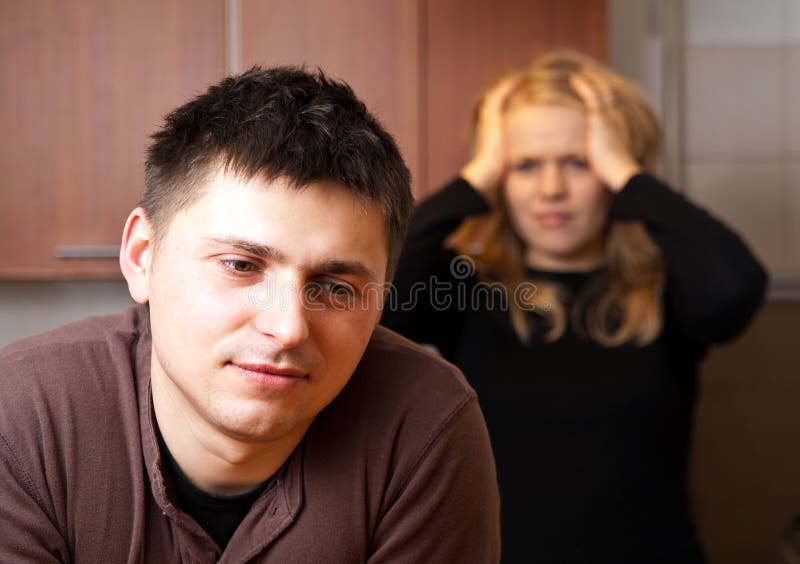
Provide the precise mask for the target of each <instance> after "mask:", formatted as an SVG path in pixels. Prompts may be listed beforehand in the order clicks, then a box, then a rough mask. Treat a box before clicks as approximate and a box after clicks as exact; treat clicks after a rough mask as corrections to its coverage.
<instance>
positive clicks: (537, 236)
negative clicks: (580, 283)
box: [505, 104, 611, 271]
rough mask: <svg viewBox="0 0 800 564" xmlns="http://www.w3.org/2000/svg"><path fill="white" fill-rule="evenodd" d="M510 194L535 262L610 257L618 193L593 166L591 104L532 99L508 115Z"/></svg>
mask: <svg viewBox="0 0 800 564" xmlns="http://www.w3.org/2000/svg"><path fill="white" fill-rule="evenodd" d="M505 135H506V142H507V143H506V147H507V151H508V163H509V169H508V173H507V175H506V182H505V198H506V203H507V205H508V210H509V216H510V218H511V223H512V225H513V227H514V229H515V231H516V232H517V234H518V235H519V236H520V237H521V238H522V240H523V241H524V242H525V245H526V251H525V258H524V260H525V263H526V265H527V266H531V267H534V268H540V269H544V270H560V271H564V270H589V269H592V268H595V267H598V266H600V265H601V264H602V263H603V261H604V258H605V251H604V248H605V236H606V223H607V219H606V215H607V213H608V206H609V204H610V202H611V193H610V192H609V191H608V190H607V189H606V188H605V186H603V185H602V184H601V183H600V181H599V180H598V178H597V177H596V176H595V175H594V174H593V172H592V171H591V170H590V169H589V165H588V161H587V155H586V118H585V114H584V112H582V111H581V110H579V109H576V108H572V107H569V106H554V105H531V104H528V105H525V106H520V107H515V108H511V109H510V110H508V112H507V113H506V119H505Z"/></svg>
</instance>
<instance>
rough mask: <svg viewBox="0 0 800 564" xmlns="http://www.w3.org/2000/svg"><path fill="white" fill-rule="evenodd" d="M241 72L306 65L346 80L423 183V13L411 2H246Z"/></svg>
mask: <svg viewBox="0 0 800 564" xmlns="http://www.w3.org/2000/svg"><path fill="white" fill-rule="evenodd" d="M241 18H242V21H241V46H242V47H241V49H242V66H243V69H245V68H248V67H249V66H251V65H253V64H261V65H277V64H294V65H302V64H306V65H307V66H308V67H309V68H315V67H320V68H322V69H323V70H324V71H325V72H326V73H327V74H329V75H331V76H333V77H334V78H340V79H343V80H345V81H346V82H347V83H348V84H349V85H350V86H352V87H353V90H354V91H355V92H356V94H357V95H358V96H359V97H360V98H361V99H362V100H364V101H365V103H366V104H367V107H368V108H369V109H370V111H372V112H373V113H374V114H375V115H376V116H377V117H378V119H380V120H381V122H382V123H383V124H384V126H386V128H387V129H388V130H389V131H390V132H391V133H392V135H393V136H394V137H395V139H396V141H397V143H398V145H399V146H400V149H401V151H402V152H403V156H404V157H405V159H406V162H407V164H408V166H409V168H410V169H411V173H412V176H413V178H414V184H415V190H416V189H417V187H416V183H417V182H416V181H417V178H418V176H419V174H418V171H419V162H420V158H421V155H420V154H419V142H418V140H419V125H420V124H419V117H420V112H419V101H420V93H419V76H420V71H419V69H420V65H419V10H418V3H417V2H416V1H413V0H350V1H348V2H332V1H326V0H295V1H293V2H283V1H281V0H242V6H241Z"/></svg>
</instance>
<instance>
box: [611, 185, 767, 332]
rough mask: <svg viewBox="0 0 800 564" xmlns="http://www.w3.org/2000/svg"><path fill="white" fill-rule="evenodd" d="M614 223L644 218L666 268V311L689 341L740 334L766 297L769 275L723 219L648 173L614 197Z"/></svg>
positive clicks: (612, 211)
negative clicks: (717, 217) (719, 218)
mask: <svg viewBox="0 0 800 564" xmlns="http://www.w3.org/2000/svg"><path fill="white" fill-rule="evenodd" d="M609 217H610V219H611V221H641V222H643V224H644V226H645V228H646V229H647V231H648V233H649V234H650V236H651V237H652V238H653V240H654V242H655V243H656V245H658V247H659V248H660V250H661V253H662V255H663V257H664V260H665V263H666V268H667V284H666V291H665V302H666V307H667V315H669V316H670V318H671V320H672V321H673V322H674V323H676V324H677V325H678V327H679V328H680V329H681V331H682V332H683V333H684V334H685V335H686V336H687V337H689V338H690V339H692V340H694V341H696V342H699V343H713V342H720V341H725V340H728V339H731V338H733V337H734V336H736V335H738V334H739V333H740V332H741V331H742V330H743V329H744V328H745V327H746V326H747V324H748V323H749V322H750V320H751V319H752V318H753V316H754V315H755V312H756V311H757V310H758V308H759V307H760V305H761V303H762V302H763V299H764V292H765V289H766V284H767V273H766V271H765V270H764V268H763V267H762V266H761V264H760V263H759V261H758V260H757V259H756V258H755V256H753V253H752V252H751V251H750V249H748V247H747V245H746V244H745V243H744V241H742V239H741V238H740V237H739V236H738V235H737V234H736V233H734V232H733V231H732V230H731V229H729V228H728V227H726V226H725V225H724V224H723V223H722V222H721V221H719V220H717V219H716V218H714V217H713V216H711V215H710V214H709V213H708V212H706V211H705V210H703V209H701V208H700V207H697V206H695V205H694V204H692V203H691V202H689V201H688V200H687V199H686V198H684V197H683V196H681V195H680V194H678V193H677V192H675V191H673V190H672V189H670V188H669V187H667V186H666V185H664V184H663V183H661V182H659V181H658V180H656V179H655V178H654V177H652V176H650V175H648V174H638V175H636V176H634V177H633V178H631V179H630V180H629V181H628V183H627V184H626V185H625V187H623V189H622V190H621V191H620V192H619V193H618V194H616V195H615V197H614V200H613V201H612V204H611V207H610V209H609Z"/></svg>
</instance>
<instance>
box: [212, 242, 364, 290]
mask: <svg viewBox="0 0 800 564" xmlns="http://www.w3.org/2000/svg"><path fill="white" fill-rule="evenodd" d="M208 240H209V241H210V242H211V243H215V244H218V245H224V246H226V247H231V248H233V249H237V250H240V251H243V252H245V253H248V254H251V255H254V256H257V257H259V258H262V259H265V260H274V261H278V262H286V261H287V257H286V254H285V253H283V252H281V251H279V250H278V249H276V248H275V247H270V246H269V245H263V244H261V243H256V242H255V241H250V240H248V239H239V238H236V237H210V238H209V239H208ZM312 269H313V270H314V271H316V272H319V273H321V274H347V275H351V276H357V277H359V278H364V279H366V280H368V281H373V280H378V277H377V275H376V273H375V272H373V271H372V270H371V269H370V268H368V267H367V266H366V265H365V264H364V263H363V262H360V261H357V260H343V259H330V260H325V261H322V262H320V263H317V264H315V265H314V266H313V268H312Z"/></svg>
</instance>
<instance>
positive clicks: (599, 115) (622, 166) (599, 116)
mask: <svg viewBox="0 0 800 564" xmlns="http://www.w3.org/2000/svg"><path fill="white" fill-rule="evenodd" d="M570 83H571V84H572V87H573V88H574V89H575V91H576V92H577V93H578V95H579V96H580V97H581V99H582V100H583V103H584V104H585V106H586V110H587V112H586V129H587V131H586V135H587V139H586V152H587V155H586V157H587V160H588V161H589V166H590V167H591V168H592V170H593V171H594V173H595V174H597V176H598V177H599V178H600V181H601V182H602V183H603V184H605V185H606V186H608V189H609V190H611V191H612V192H619V191H620V190H622V188H623V187H624V186H625V184H627V182H628V180H630V179H631V177H633V176H634V175H636V174H638V173H640V172H641V171H642V167H641V166H640V165H639V163H637V162H636V159H635V158H634V156H633V154H632V153H631V150H630V147H629V145H628V143H627V141H626V139H625V133H624V125H623V121H622V116H621V114H619V110H617V109H616V108H615V106H614V104H615V100H614V94H613V91H612V90H611V89H610V88H609V87H608V86H606V85H604V84H602V82H601V81H599V80H592V81H590V80H588V79H587V78H585V77H583V76H580V75H572V76H571V77H570ZM614 118H616V119H614Z"/></svg>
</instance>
